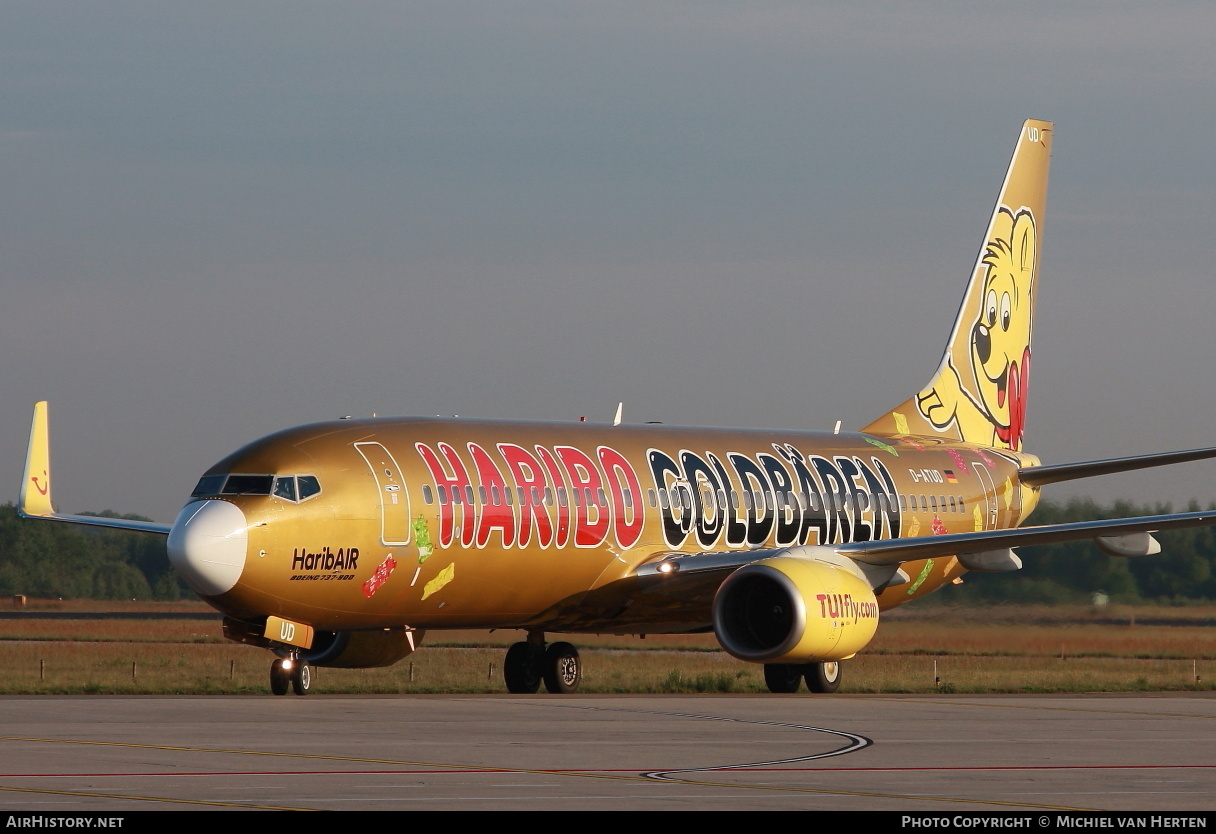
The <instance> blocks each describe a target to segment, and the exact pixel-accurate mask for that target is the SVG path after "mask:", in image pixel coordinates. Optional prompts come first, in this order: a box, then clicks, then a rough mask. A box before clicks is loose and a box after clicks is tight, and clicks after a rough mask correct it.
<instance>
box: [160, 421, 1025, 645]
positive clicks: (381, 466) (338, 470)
mask: <svg viewBox="0 0 1216 834" xmlns="http://www.w3.org/2000/svg"><path fill="white" fill-rule="evenodd" d="M1035 462H1037V461H1035V460H1034V459H1033V457H1031V456H1029V455H1026V454H1024V453H1012V452H1009V451H1004V450H1002V451H996V450H993V449H986V448H984V447H981V446H976V445H973V444H966V443H962V442H958V441H943V440H940V439H936V438H923V437H920V438H917V437H900V438H891V437H877V436H872V435H863V434H852V433H850V434H830V433H810V432H783V431H761V430H750V431H739V430H725V429H693V428H677V427H666V426H654V425H647V426H616V427H605V426H603V425H598V424H586V423H532V422H499V421H495V422H481V421H472V420H446V419H445V420H439V419H425V418H415V419H399V418H398V419H369V420H341V421H335V422H329V423H318V424H313V425H308V426H302V427H299V428H295V429H289V430H287V431H283V432H279V433H277V434H274V435H271V436H269V437H267V438H264V439H262V440H259V441H257V442H254V443H252V444H250V445H248V446H246V447H244V448H242V449H241V450H239V451H237V452H235V453H234V454H232V455H230V456H228V457H227V458H225V459H224V460H222V461H220V462H219V463H218V464H216V465H215V466H213V467H212V468H211V469H209V470H208V472H207V473H206V475H205V476H204V478H203V480H202V481H200V487H199V489H198V490H196V498H197V500H196V501H192V502H191V504H188V505H187V507H186V508H185V509H183V512H182V516H181V517H179V520H178V522H177V525H175V527H177V526H180V525H187V526H188V525H189V524H190V523H191V521H190V520H189V519H188V516H189V515H190V514H191V513H193V512H197V510H198V507H197V504H198V502H199V501H202V502H211V501H221V502H227V503H228V504H230V505H232V506H234V507H236V508H237V509H239V511H240V513H241V514H242V515H243V517H244V520H245V523H246V529H247V542H246V546H245V554H244V564H243V568H242V569H241V570H240V571H239V577H238V578H237V580H236V581H235V583H234V584H233V586H232V587H231V588H229V589H226V590H223V591H222V592H219V593H215V594H211V595H205V596H206V598H207V599H208V601H209V602H211V604H213V605H214V606H215V607H217V608H218V609H219V610H221V611H223V612H225V613H227V614H229V615H231V616H233V617H235V618H238V619H255V618H260V617H265V616H267V615H273V616H277V617H282V618H285V619H290V620H298V621H301V622H307V623H309V624H311V625H312V626H314V627H315V628H317V629H326V630H346V629H367V628H377V627H394V626H398V627H399V626H402V625H408V626H410V627H415V628H439V627H443V628H456V627H470V628H499V627H535V628H544V629H546V630H552V631H598V632H621V633H632V632H636V631H644V632H652V633H654V632H661V631H667V630H671V631H686V630H691V629H694V628H704V627H708V626H709V623H710V610H709V603H710V601H711V596H706V595H700V596H697V595H694V596H692V597H691V598H682V599H680V600H652V599H647V598H646V595H645V594H641V593H636V592H635V591H636V589H635V588H634V587H633V584H632V580H631V577H633V574H634V571H635V569H636V568H637V567H638V565H639V564H641V563H643V562H647V561H651V560H653V559H655V558H658V557H660V556H662V555H663V554H666V553H668V552H683V553H687V552H719V551H738V550H741V549H749V548H750V549H763V548H779V547H789V546H798V545H825V544H839V543H847V542H854V541H869V540H876V539H889V538H900V537H915V536H924V535H930V534H942V533H947V532H950V533H954V532H970V531H979V530H988V529H998V528H1007V527H1014V526H1016V525H1017V524H1018V523H1019V522H1020V521H1021V520H1022V519H1023V518H1024V517H1025V516H1026V514H1028V513H1029V512H1030V510H1031V509H1032V508H1033V505H1034V501H1035V496H1036V494H1037V493H1036V492H1035V491H1034V490H1030V489H1026V488H1019V487H1018V484H1017V469H1018V467H1019V466H1022V465H1031V464H1033V463H1035ZM221 476H229V477H228V478H223V477H221ZM232 476H236V477H235V478H233V477H232ZM225 490H227V492H225ZM310 490H316V491H315V492H313V493H312V494H309V495H304V494H303V493H305V492H308V491H310ZM171 549H172V541H171ZM186 570H187V571H189V568H188V567H187V569H186ZM905 570H906V571H907V573H908V574H909V575H910V576H911V577H912V578H913V579H914V581H913V582H910V583H904V584H903V585H900V586H896V587H892V588H888V589H886V590H885V591H883V592H882V593H880V594H879V595H878V601H879V605H880V606H881V607H882V608H890V607H893V606H895V605H899V604H901V603H903V602H907V601H909V600H911V599H914V598H916V597H919V596H921V595H923V594H925V593H928V592H930V591H932V590H933V589H935V588H937V587H940V586H941V585H942V584H943V583H946V582H949V581H952V580H953V579H954V578H956V577H957V576H959V575H960V574H961V573H962V572H963V570H962V568H961V567H959V566H958V564H957V561H956V560H954V559H952V558H947V559H937V560H925V561H921V562H913V563H909V564H908V565H906V566H905Z"/></svg>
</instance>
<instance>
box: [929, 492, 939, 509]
mask: <svg viewBox="0 0 1216 834" xmlns="http://www.w3.org/2000/svg"><path fill="white" fill-rule="evenodd" d="M929 509H931V510H933V512H934V513H936V512H937V498H936V497H934V496H932V495H930V496H929Z"/></svg>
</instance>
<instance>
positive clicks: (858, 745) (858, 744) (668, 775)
mask: <svg viewBox="0 0 1216 834" xmlns="http://www.w3.org/2000/svg"><path fill="white" fill-rule="evenodd" d="M509 703H515V704H521V705H524V706H548V707H555V708H558V709H574V710H585V711H588V712H624V713H632V714H635V715H661V716H667V717H674V718H695V719H698V720H702V721H725V722H730V723H737V724H751V725H758V726H766V727H784V728H787V729H795V730H808V731H810V732H817V733H828V734H831V735H836V736H840V737H842V738H846V739H849V740H850V742H851V743H849V744H846V745H845V746H844V747H840V748H837V749H836V750H831V751H828V752H825V753H814V754H811V755H808V756H798V757H792V758H788V759H777V760H774V761H770V762H751V763H747V764H734V765H719V766H716V767H701V768H687V769H683V770H654V771H648V772H644V773H642V774H640V776H641V777H642V778H643V779H652V780H655V781H662V782H668V783H674V784H681V785H699V786H712V787H721V788H735V789H738V788H739V787H740V786H739V785H738V784H735V783H730V782H705V781H701V780H693V779H676V778H673V776H672V774H677V773H714V772H721V771H726V770H735V771H743V770H750V771H752V772H755V773H763V772H765V771H762V770H759V768H763V767H767V766H770V765H776V764H789V763H792V762H802V761H812V760H815V759H826V758H831V757H835V756H843V755H846V754H848V753H854V752H856V751H858V750H863V749H865V748H866V747H869V746H871V745H872V744H873V743H874V742H873V740H871V739H869V738H866V737H865V736H862V735H857V734H856V733H849V732H846V731H843V730H832V729H828V728H826V727H811V726H809V725H805V724H787V723H784V722H780V721H760V720H753V719H746V718H728V717H725V716H719V715H702V714H699V713H687V712H666V711H662V710H640V709H628V708H625V707H594V706H586V705H578V704H555V703H551V702H546V703H544V704H534V703H530V702H528V701H514V702H509ZM808 770H817V768H808ZM746 787H748V788H750V789H751V790H759V791H781V792H786V793H808V794H828V795H832V796H861V797H875V798H883V799H912V800H923V801H929V800H936V801H939V802H957V803H965V804H983V805H998V806H1001V807H1011V808H1038V809H1043V810H1056V811H1093V810H1099V809H1094V808H1072V807H1065V806H1052V805H1034V804H1030V803H1023V802H1004V801H997V800H981V799H964V798H961V797H945V796H934V797H928V796H915V795H908V794H886V793H874V792H869V791H838V790H820V789H816V788H795V787H788V786H784V785H747V786H746Z"/></svg>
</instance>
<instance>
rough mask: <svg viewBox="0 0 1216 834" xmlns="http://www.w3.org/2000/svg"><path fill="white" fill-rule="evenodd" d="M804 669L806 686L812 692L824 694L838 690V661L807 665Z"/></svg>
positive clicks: (839, 665) (839, 667)
mask: <svg viewBox="0 0 1216 834" xmlns="http://www.w3.org/2000/svg"><path fill="white" fill-rule="evenodd" d="M804 668H805V669H806V685H807V687H808V688H809V689H810V690H811V691H812V692H819V693H824V694H826V693H829V692H835V691H836V690H837V689H839V688H840V671H841V664H840V661H831V662H828V663H808V664H806V666H805V667H804Z"/></svg>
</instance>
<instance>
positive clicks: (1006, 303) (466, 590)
mask: <svg viewBox="0 0 1216 834" xmlns="http://www.w3.org/2000/svg"><path fill="white" fill-rule="evenodd" d="M1051 140H1052V126H1051V124H1049V123H1047V122H1041V121H1028V122H1026V124H1025V125H1024V126H1023V127H1022V129H1021V131H1020V133H1019V134H1018V142H1017V146H1016V148H1015V150H1014V154H1013V160H1012V161H1011V162H1010V165H1009V170H1008V173H1007V174H1006V176H1005V181H1004V183H1003V185H1002V187H1001V191H1000V196H999V198H998V200H997V204H996V208H995V209H994V210H993V212H992V216H991V219H990V221H989V223H988V229H987V233H986V235H985V237H984V241H983V244H982V246H981V247H980V251H979V255H978V257H977V258H976V261H975V266H974V268H973V270H972V272H971V275H970V276H969V280H968V284H967V290H966V295H965V296H964V298H963V303H962V307H961V309H960V310H959V313H958V318H957V320H956V321H955V323H954V329H953V331H952V332H951V335H950V339H949V342H948V343H947V346H946V353H945V356H944V357H943V358H942V361H941V364H940V365H939V367H938V369H937V372H936V374H935V375H934V376H933V377H932V379H931V380H930V382H929V383H928V385H926V386H924V387H923V388H922V389H920V390H919V391H918V392H916V394H915V395H914V396H912V397H911V398H910V399H908V400H907V401H905V402H903V403H902V404H900V405H899V406H897V407H896V408H893V409H892V410H890V411H888V412H887V413H885V414H883V415H882V416H881V417H879V419H877V420H875V421H874V422H873V423H871V424H870V425H868V426H866V427H865V428H864V429H862V430H861V432H858V433H822V432H798V431H767V430H744V431H739V430H727V429H706V428H676V427H668V426H655V425H642V426H628V425H613V426H604V425H593V424H589V423H543V422H506V421H483V420H459V419H451V420H448V419H434V418H380V419H367V420H351V419H348V420H339V421H334V422H328V423H315V424H312V425H306V426H300V427H299V428H293V429H287V430H286V431H282V432H279V433H277V434H272V435H270V436H269V437H265V438H263V439H261V440H257V441H255V442H253V443H250V444H249V445H248V446H245V447H243V448H241V449H239V450H238V451H236V452H233V453H232V454H231V455H229V456H228V457H226V458H224V459H223V460H221V461H220V462H219V463H217V464H215V466H213V467H211V468H210V469H209V470H207V472H206V473H205V474H204V475H203V477H202V479H201V480H200V481H199V482H198V485H197V486H196V487H195V488H194V492H193V493H192V494H191V496H190V500H189V502H188V503H187V504H186V506H185V507H184V508H183V509H182V511H181V513H180V514H179V515H178V517H177V520H176V521H174V523H173V524H172V525H160V524H152V523H141V522H132V521H125V520H120V519H111V518H95V517H92V516H75V515H67V514H63V513H58V512H56V511H55V509H54V506H53V504H52V502H51V484H52V479H51V476H50V471H51V470H50V463H49V442H48V434H47V411H46V404H45V403H39V404H38V405H37V406H35V409H34V421H33V428H32V431H31V436H30V447H29V455H28V458H27V461H26V473H25V480H24V483H23V487H22V495H21V512H22V513H23V514H24V515H26V516H29V517H35V518H45V519H52V520H58V521H66V522H73V523H78V524H90V525H97V526H104V527H117V528H122V529H128V530H142V531H146V532H150V533H159V534H161V535H167V536H168V542H167V544H168V551H169V560H170V562H171V563H172V564H173V566H174V568H176V569H177V571H178V572H179V573H180V574H181V575H182V576H183V577H184V578H185V579H186V581H187V582H188V583H189V584H190V586H191V587H192V588H193V589H194V590H195V591H196V592H197V593H198V594H199V595H200V596H201V597H202V598H203V599H204V600H206V601H207V602H208V603H209V604H211V605H212V606H214V607H215V608H216V609H218V610H219V611H221V612H222V613H223V614H224V615H225V616H224V634H225V636H226V637H228V638H229V639H231V640H236V641H239V642H243V643H249V644H253V645H257V646H263V647H265V648H267V649H270V650H271V651H272V652H273V653H274V654H275V655H276V659H275V660H274V661H273V662H272V665H271V671H270V685H271V689H272V690H273V691H274V692H275V693H276V694H280V695H281V694H284V693H286V692H287V691H288V690H289V689H294V691H295V692H296V693H298V694H304V693H305V692H307V691H308V689H309V683H310V672H309V664H313V665H317V666H344V667H371V666H386V665H390V664H392V663H395V662H397V661H398V660H400V659H401V658H403V657H405V656H406V655H408V654H409V653H410V652H412V651H414V650H415V648H416V647H417V645H418V642H419V640H420V639H421V638H422V636H423V633H424V631H425V630H426V629H435V628H445V629H452V628H476V629H489V628H499V629H521V630H523V631H525V632H526V633H527V639H526V640H523V641H521V642H518V643H516V644H514V645H513V646H511V648H510V649H509V650H508V652H507V655H506V660H505V663H504V673H505V678H506V685H507V688H508V689H509V690H510V691H511V692H535V691H537V689H538V688H539V687H540V685H541V683H542V682H543V683H544V685H545V687H546V688H547V689H548V690H549V691H550V692H571V691H573V690H574V689H575V688H577V686H578V683H579V678H580V674H581V667H580V662H579V657H578V652H577V651H576V650H575V648H574V647H573V646H572V645H570V644H569V643H566V642H555V643H546V635H547V634H552V633H578V632H584V633H586V632H594V633H610V634H646V633H652V634H654V633H688V632H704V631H710V630H712V631H713V632H714V634H715V635H716V636H717V638H718V641H719V642H720V643H721V644H722V647H723V648H724V649H726V651H728V652H729V653H730V654H732V655H734V656H735V657H737V658H739V659H741V660H745V661H750V662H753V663H762V664H764V670H765V679H766V681H767V682H768V685H769V688H771V689H772V690H773V691H775V692H792V691H795V690H796V689H798V687H799V686H800V683H801V681H802V680H803V679H804V678H805V680H806V682H807V684H808V686H809V687H810V688H811V689H812V690H814V691H817V692H830V691H833V690H835V689H836V687H837V686H838V684H839V681H840V663H841V661H844V660H847V659H848V658H850V657H852V656H853V655H854V654H856V653H857V652H859V651H861V650H862V649H863V648H865V646H866V644H867V643H868V642H869V641H870V639H871V638H872V637H873V635H874V632H875V629H876V627H877V626H878V619H879V614H880V612H881V611H883V610H886V609H888V608H891V607H894V606H896V605H900V604H902V603H905V602H909V601H910V600H913V599H916V598H917V597H920V596H923V595H924V594H927V593H929V592H931V591H933V590H936V589H937V588H940V587H941V586H942V585H945V584H948V583H951V582H952V581H954V580H956V579H957V578H958V577H959V576H960V575H961V574H963V573H964V572H966V571H969V570H970V571H1010V570H1016V569H1018V568H1019V567H1020V566H1021V562H1020V560H1019V559H1018V557H1017V556H1016V555H1015V554H1014V551H1013V549H1014V548H1015V547H1018V546H1022V545H1034V544H1046V543H1051V542H1060V541H1066V540H1072V539H1086V538H1091V539H1094V540H1095V541H1096V542H1097V543H1098V546H1099V547H1101V548H1102V549H1103V550H1105V551H1107V552H1108V553H1111V554H1112V555H1117V556H1134V555H1145V554H1150V553H1155V552H1157V550H1158V549H1159V548H1158V546H1157V543H1156V541H1154V540H1153V538H1152V536H1151V533H1152V532H1153V531H1156V530H1164V529H1168V528H1174V527H1188V526H1202V525H1213V524H1216V513H1211V512H1204V513H1182V514H1174V515H1160V516H1150V517H1140V518H1128V519H1118V520H1102V521H1093V522H1084V523H1073V524H1053V525H1047V526H1042V527H1018V525H1019V524H1020V523H1021V522H1022V521H1023V520H1024V519H1025V518H1026V516H1027V515H1028V514H1029V513H1030V512H1031V510H1032V509H1033V508H1034V506H1035V503H1036V501H1037V499H1038V493H1039V489H1040V487H1042V486H1043V485H1044V484H1049V483H1053V482H1056V481H1065V480H1069V479H1073V478H1083V477H1088V476H1091V475H1099V474H1107V473H1113V472H1121V471H1126V470H1131V469H1139V468H1145V467H1150V466H1160V465H1165V464H1170V463H1178V462H1182V461H1189V460H1198V459H1201V458H1210V457H1214V456H1216V448H1207V449H1195V450H1191V451H1185V452H1170V453H1165V454H1159V455H1147V456H1140V457H1131V458H1119V459H1112V460H1102V461H1090V462H1085V463H1074V464H1064V465H1054V466H1042V465H1040V464H1039V461H1038V459H1037V458H1035V457H1034V456H1033V455H1029V454H1027V453H1026V452H1024V451H1023V450H1022V434H1023V427H1024V425H1025V419H1026V391H1027V382H1028V379H1029V372H1030V365H1031V354H1032V348H1031V325H1032V323H1033V314H1034V302H1035V298H1036V297H1037V295H1038V289H1037V286H1036V279H1037V275H1038V265H1039V241H1040V236H1041V233H1042V223H1043V209H1044V203H1045V201H1046V194H1047V171H1048V163H1049V160H1050V156H1051Z"/></svg>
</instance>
